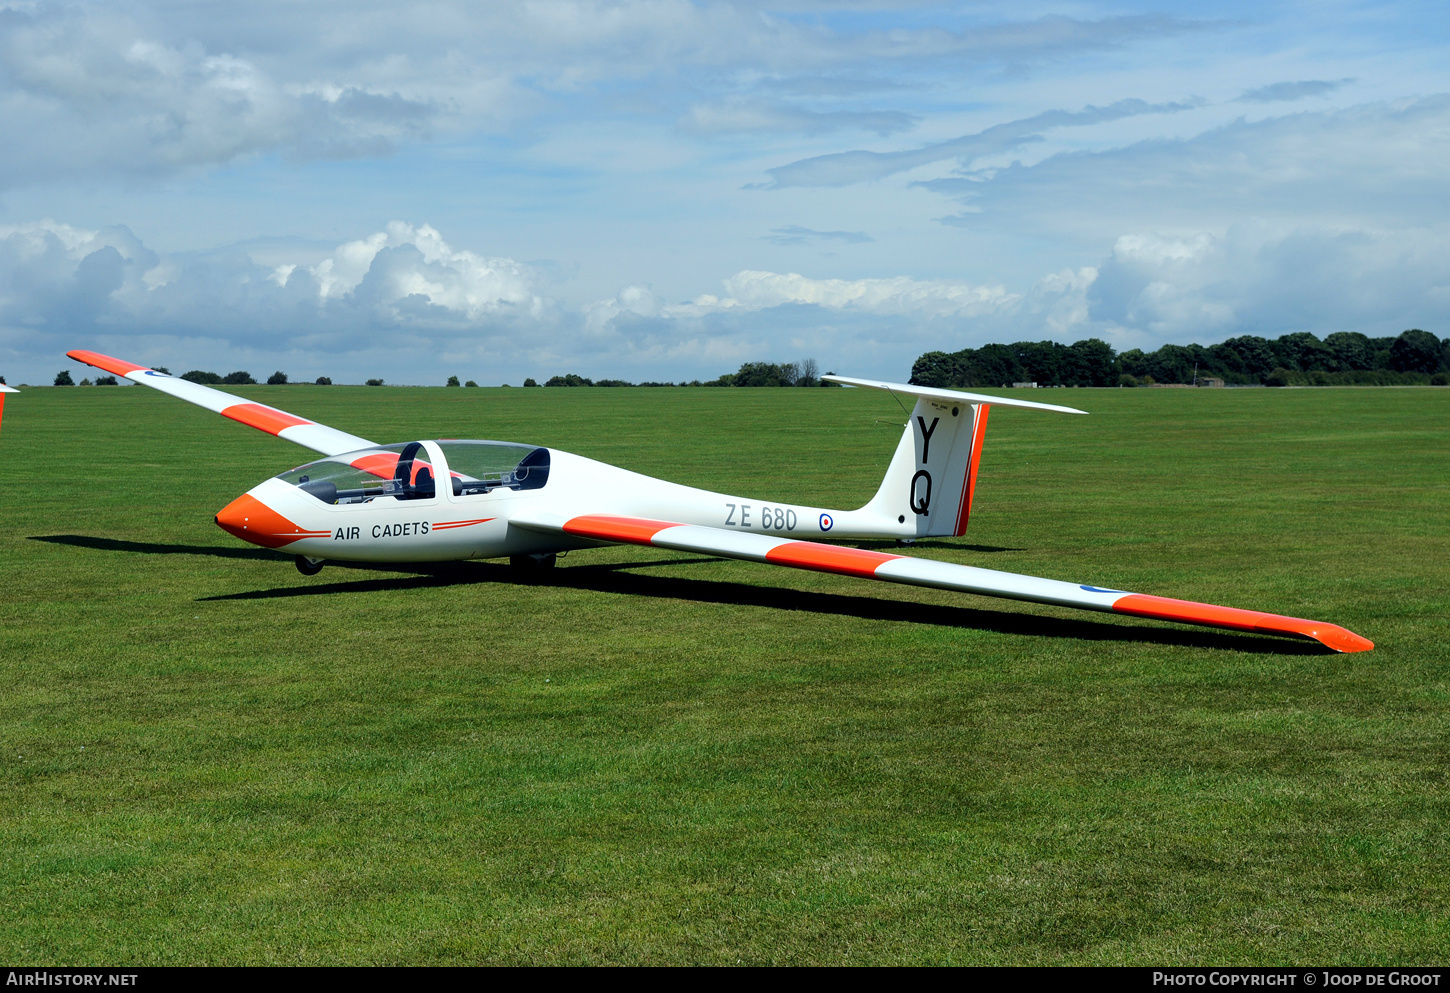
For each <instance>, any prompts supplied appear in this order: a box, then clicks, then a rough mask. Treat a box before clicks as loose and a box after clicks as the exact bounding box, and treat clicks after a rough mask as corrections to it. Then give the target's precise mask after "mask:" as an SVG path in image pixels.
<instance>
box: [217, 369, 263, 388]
mask: <svg viewBox="0 0 1450 993" xmlns="http://www.w3.org/2000/svg"><path fill="white" fill-rule="evenodd" d="M222 382H223V383H225V384H226V385H227V386H251V385H253V384H254V383H256V380H255V379H253V378H252V374H251V373H250V372H229V373H227V374H226V375H225V376H223V377H222Z"/></svg>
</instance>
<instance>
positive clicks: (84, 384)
mask: <svg viewBox="0 0 1450 993" xmlns="http://www.w3.org/2000/svg"><path fill="white" fill-rule="evenodd" d="M80 385H82V386H90V385H91V381H90V380H89V379H82V380H81V383H80Z"/></svg>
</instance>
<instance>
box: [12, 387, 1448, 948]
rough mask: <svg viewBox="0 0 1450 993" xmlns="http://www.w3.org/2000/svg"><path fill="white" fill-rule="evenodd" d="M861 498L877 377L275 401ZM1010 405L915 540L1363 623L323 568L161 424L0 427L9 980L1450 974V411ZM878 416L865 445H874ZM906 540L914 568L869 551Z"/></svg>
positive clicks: (378, 432) (27, 410)
mask: <svg viewBox="0 0 1450 993" xmlns="http://www.w3.org/2000/svg"><path fill="white" fill-rule="evenodd" d="M241 392H242V393H244V394H245V395H247V396H249V397H253V398H255V399H258V400H261V401H263V402H268V403H273V404H276V405H278V406H281V407H283V408H285V409H289V410H293V411H295V412H297V413H299V414H302V415H305V416H308V417H312V418H316V419H318V420H321V421H323V422H325V423H328V424H332V425H334V426H336V427H339V428H342V429H345V430H348V431H353V432H356V433H358V434H362V435H364V436H366V437H371V438H374V439H377V440H379V441H398V440H409V439H412V438H415V437H436V436H439V435H445V436H452V437H482V438H502V439H509V440H519V441H531V442H537V443H540V444H546V445H552V446H557V447H560V448H564V449H567V450H570V451H574V452H578V453H580V454H584V455H588V456H591V457H595V458H600V459H603V460H605V461H608V462H613V463H616V464H620V465H623V466H625V467H627V468H631V469H637V470H640V471H643V472H647V473H652V474H659V475H665V476H668V477H670V478H673V479H676V480H679V481H681V482H686V483H691V484H695V485H699V486H706V487H711V488H722V489H724V488H728V489H731V490H733V491H747V492H749V493H751V495H755V496H758V497H761V498H769V499H773V500H774V499H778V500H782V501H792V500H793V501H800V502H810V503H824V504H826V505H838V506H855V505H858V504H859V503H861V502H863V501H864V500H865V499H866V498H867V497H868V496H869V495H870V494H871V493H872V492H873V491H874V489H875V487H876V485H877V483H878V482H879V480H880V477H881V475H882V473H883V472H884V470H885V466H886V462H887V460H888V458H889V454H890V452H891V450H892V449H893V447H894V446H895V443H896V440H897V437H898V435H899V432H900V426H899V425H900V424H901V422H902V420H903V419H904V418H903V416H902V414H901V411H900V410H899V409H898V408H897V407H896V405H895V404H894V403H893V402H892V400H891V398H889V397H887V396H885V395H884V394H875V393H867V392H865V391H852V390H701V389H696V390H675V389H618V390H615V389H595V390H587V389H581V390H544V389H538V390H522V389H513V390H508V389H470V390H459V389H451V390H450V389H441V388H439V389H402V388H399V389H391V388H385V389H366V388H343V387H334V388H307V387H250V388H247V389H244V390H242V391H241ZM1046 399H1050V400H1053V401H1055V402H1065V403H1069V404H1072V405H1075V406H1080V407H1082V408H1084V409H1087V410H1089V411H1091V412H1092V416H1091V417H1088V418H1081V417H1066V416H1058V415H1051V414H1041V413H1037V412H1030V411H1015V410H1007V409H1003V408H999V409H997V410H996V411H994V412H993V414H992V421H991V430H990V431H989V432H988V437H987V444H986V450H985V453H984V465H983V468H982V471H981V475H980V477H979V481H978V488H977V503H976V505H975V507H974V513H973V517H972V527H971V531H970V532H969V533H968V535H967V537H965V538H962V539H954V540H932V541H924V542H921V543H919V544H918V545H917V546H916V550H915V551H914V552H913V554H920V555H924V556H930V557H934V558H941V559H946V560H951V561H959V562H966V563H972V564H980V565H987V566H990V567H993V568H998V569H1006V570H1010V571H1014V572H1025V573H1030V574H1034V575H1042V576H1050V577H1054V578H1060V579H1068V580H1074V581H1080V582H1087V583H1096V584H1100V585H1104V586H1111V587H1117V588H1123V589H1130V590H1136V591H1140V592H1145V593H1156V594H1160V595H1165V596H1175V597H1183V598H1188V599H1195V600H1206V601H1209V602H1213V603H1222V604H1228V605H1233V606H1242V607H1251V608H1257V609H1262V610H1269V611H1273V612H1277V613H1285V614H1291V615H1296V616H1307V617H1313V618H1318V619H1324V620H1329V621H1334V622H1336V623H1339V624H1343V625H1344V626H1346V627H1348V628H1350V629H1351V630H1353V631H1356V632H1358V633H1360V634H1363V635H1365V636H1366V637H1369V638H1371V639H1372V640H1374V641H1375V642H1376V644H1377V646H1378V647H1377V648H1376V649H1375V650H1374V651H1372V652H1368V653H1364V654H1358V655H1348V656H1340V655H1335V654H1332V653H1329V652H1327V651H1326V650H1324V649H1322V648H1320V646H1318V645H1316V644H1314V643H1310V642H1298V641H1293V640H1287V639H1277V638H1270V637H1259V636H1254V635H1248V634H1237V633H1232V632H1213V631H1207V630H1203V629H1194V628H1188V627H1183V626H1175V625H1171V624H1164V623H1157V622H1153V621H1147V620H1138V619H1132V618H1119V617H1113V616H1106V615H1098V614H1087V613H1081V612H1076V611H1070V610H1060V609H1055V608H1051V607H1042V606H1035V605H1030V604H1019V603H1013V602H1009V601H999V600H989V599H984V598H976V597H970V596H964V595H960V594H950V593H945V592H941V591H933V590H922V589H913V588H908V587H898V586H891V585H889V584H884V583H871V582H868V581H866V580H857V579H850V578H845V577H836V576H828V575H822V574H815V573H805V572H798V571H794V570H786V569H772V568H768V567H763V566H758V565H752V564H747V563H741V562H726V561H715V560H709V559H702V558H699V557H692V556H686V555H676V554H672V553H667V552H662V551H657V550H650V549H642V548H635V547H629V548H617V549H601V550H596V551H591V552H575V553H573V554H571V555H570V556H569V557H568V558H566V559H564V560H563V561H561V563H560V567H559V569H558V570H556V572H557V575H556V576H555V577H554V579H553V581H552V582H551V584H550V585H546V586H531V585H518V584H515V583H514V582H513V581H512V578H511V575H510V572H509V570H508V568H507V566H506V565H503V564H500V563H477V564H467V565H463V566H457V567H451V568H448V569H432V570H421V569H420V570H406V569H405V570H395V569H388V570H383V569H358V568H343V567H337V566H329V567H328V568H327V569H325V570H324V571H323V572H322V574H321V575H319V576H317V577H315V578H313V579H305V578H303V577H302V576H300V575H299V574H298V573H297V572H296V570H295V569H294V568H293V567H292V564H291V561H290V559H289V558H288V557H287V556H285V555H282V554H278V553H275V552H269V551H265V550H261V549H256V548H253V547H250V546H246V545H243V544H242V543H240V542H237V541H235V540H233V539H231V538H230V537H228V536H227V535H226V534H224V533H223V532H221V531H220V530H219V529H217V528H216V527H215V526H214V525H213V524H212V521H211V518H212V515H213V514H214V513H215V512H216V511H217V510H218V509H219V508H220V507H222V506H223V505H224V504H225V503H227V502H228V501H229V500H230V499H232V498H233V497H234V496H236V495H237V494H239V493H241V492H243V491H245V490H246V489H248V488H250V487H251V486H253V485H255V484H256V483H257V482H259V481H260V480H261V479H263V478H265V477H266V476H269V475H272V474H274V473H276V472H279V471H281V470H283V469H286V468H289V467H290V466H291V465H294V464H296V463H299V462H302V461H306V460H307V458H308V455H307V453H306V452H305V451H304V450H302V449H299V448H297V447H296V446H293V445H290V444H288V443H286V442H282V441H279V440H277V439H274V438H270V437H268V436H266V435H263V434H260V433H258V432H255V431H249V430H247V429H245V428H243V427H241V426H240V425H237V424H234V423H232V422H230V421H227V420H224V419H223V418H220V417H217V416H216V415H213V414H209V413H207V412H205V411H202V410H199V409H197V408H194V407H190V406H188V405H186V404H184V403H181V402H179V401H176V400H173V399H171V398H168V397H165V396H163V395H160V394H157V393H154V392H151V391H148V390H143V389H136V388H130V389H69V390H67V389H49V388H48V389H35V390H30V391H26V392H24V393H22V394H21V395H19V396H12V397H10V398H9V400H8V402H7V403H6V407H5V423H4V430H3V433H0V749H3V754H0V777H3V778H0V907H3V908H4V913H3V914H0V958H3V959H5V960H7V961H11V962H29V963H40V962H63V963H87V962H95V963H121V962H127V963H138V964H146V963H172V964H184V963H303V964H306V963H470V962H501V963H508V962H515V963H517V962H541V963H604V962H617V963H687V962H701V963H736V962H744V963H868V962H876V963H893V962H920V963H930V962H936V963H1244V962H1252V963H1259V962H1274V963H1284V962H1313V963H1405V964H1408V963H1444V962H1445V961H1446V959H1447V958H1450V883H1447V878H1450V781H1447V769H1450V647H1447V642H1450V620H1447V612H1450V389H1438V390H1436V389H1387V388H1386V389H1339V390H1073V391H1061V392H1057V393H1054V394H1052V395H1050V396H1049V397H1047V398H1046ZM878 420H879V421H883V422H887V423H886V424H877V423H875V422H876V421H878ZM883 547H884V546H883Z"/></svg>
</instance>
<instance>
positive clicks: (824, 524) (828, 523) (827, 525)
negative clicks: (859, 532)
mask: <svg viewBox="0 0 1450 993" xmlns="http://www.w3.org/2000/svg"><path fill="white" fill-rule="evenodd" d="M835 525H836V522H835V521H833V520H831V515H830V514H822V515H821V530H822V531H829V530H831V528H833V527H835Z"/></svg>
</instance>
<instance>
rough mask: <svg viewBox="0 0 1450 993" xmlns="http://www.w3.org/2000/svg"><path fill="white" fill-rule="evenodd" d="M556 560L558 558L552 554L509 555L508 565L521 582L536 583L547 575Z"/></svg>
mask: <svg viewBox="0 0 1450 993" xmlns="http://www.w3.org/2000/svg"><path fill="white" fill-rule="evenodd" d="M558 560H559V556H558V555H555V554H554V553H552V552H551V553H549V554H548V555H510V556H509V565H511V566H513V569H514V575H515V576H516V577H517V578H518V579H519V580H520V581H521V582H525V583H537V582H539V581H540V580H542V579H543V578H544V577H545V576H547V575H548V573H549V570H550V569H552V568H554V563H556V562H557V561H558Z"/></svg>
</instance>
